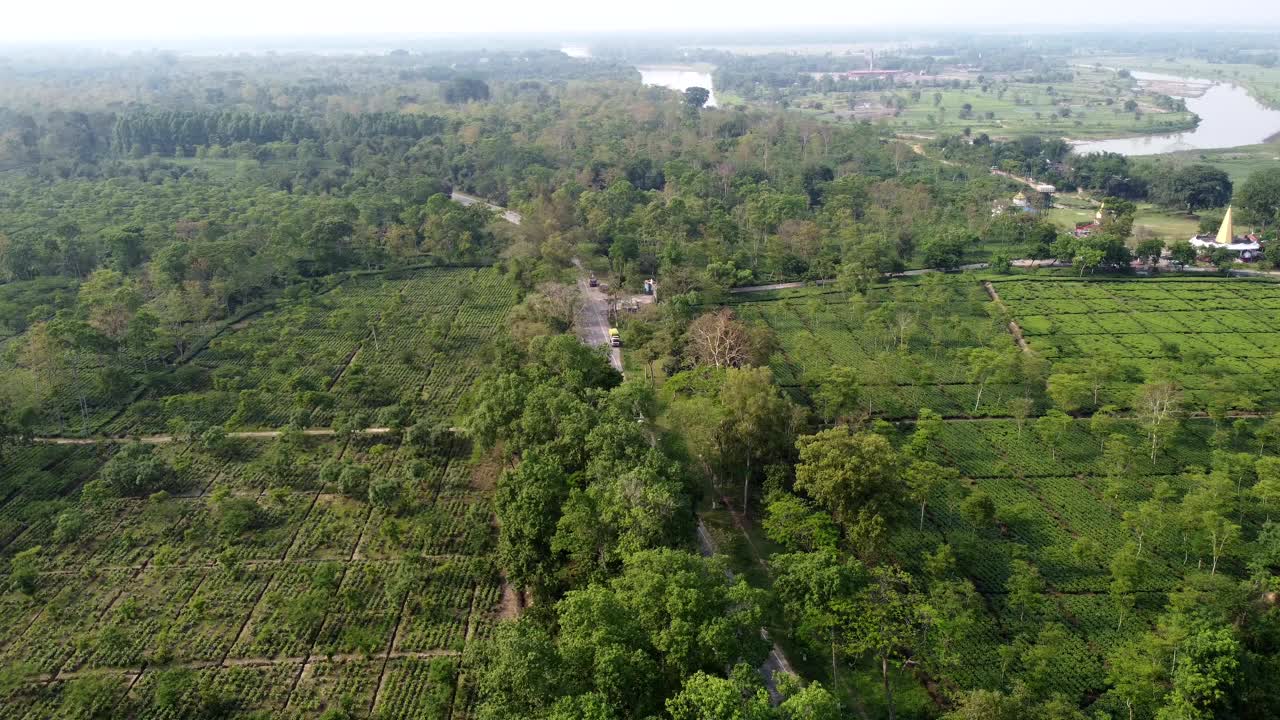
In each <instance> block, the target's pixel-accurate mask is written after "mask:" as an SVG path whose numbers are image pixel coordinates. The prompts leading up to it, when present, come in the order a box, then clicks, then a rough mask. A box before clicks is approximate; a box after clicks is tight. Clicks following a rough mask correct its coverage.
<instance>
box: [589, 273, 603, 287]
mask: <svg viewBox="0 0 1280 720" xmlns="http://www.w3.org/2000/svg"><path fill="white" fill-rule="evenodd" d="M587 284H588V285H590V286H591V287H599V285H600V281H599V280H597V279H596V274H595V273H591V277H590V278H588V279H587Z"/></svg>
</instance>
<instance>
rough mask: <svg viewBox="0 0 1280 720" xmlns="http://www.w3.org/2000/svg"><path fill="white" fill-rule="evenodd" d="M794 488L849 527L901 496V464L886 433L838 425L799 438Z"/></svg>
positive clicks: (890, 505)
mask: <svg viewBox="0 0 1280 720" xmlns="http://www.w3.org/2000/svg"><path fill="white" fill-rule="evenodd" d="M796 448H797V449H798V450H799V451H800V462H799V463H798V464H797V465H796V483H795V487H796V489H797V490H799V491H800V492H803V493H805V494H807V495H808V496H809V497H811V498H813V499H814V500H816V501H817V502H818V503H819V504H820V505H822V506H823V507H824V508H826V509H827V510H828V511H829V512H830V513H831V515H832V517H834V518H835V519H836V522H838V523H840V524H841V525H843V526H844V527H845V529H846V531H848V530H849V529H850V528H851V527H853V526H854V524H855V523H856V522H857V520H858V517H859V514H860V513H865V514H867V515H872V516H883V515H886V514H889V513H891V512H892V511H893V510H894V509H895V508H896V505H897V503H898V502H900V500H899V498H901V497H902V494H903V493H902V489H903V488H902V478H901V470H902V463H901V460H900V458H899V457H898V453H897V452H896V451H895V450H894V449H893V446H892V445H890V444H889V441H888V440H887V439H885V437H884V436H883V435H878V434H875V433H870V432H860V433H854V432H852V431H850V430H849V428H848V427H845V426H838V427H834V428H831V429H830V430H823V431H822V432H820V433H817V434H816V435H806V436H803V437H801V438H798V439H797V440H796Z"/></svg>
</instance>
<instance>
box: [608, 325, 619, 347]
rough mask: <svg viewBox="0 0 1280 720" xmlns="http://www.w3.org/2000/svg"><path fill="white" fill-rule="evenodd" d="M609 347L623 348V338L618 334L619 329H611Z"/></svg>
mask: <svg viewBox="0 0 1280 720" xmlns="http://www.w3.org/2000/svg"><path fill="white" fill-rule="evenodd" d="M609 345H610V346H612V347H622V336H621V335H619V334H618V328H609Z"/></svg>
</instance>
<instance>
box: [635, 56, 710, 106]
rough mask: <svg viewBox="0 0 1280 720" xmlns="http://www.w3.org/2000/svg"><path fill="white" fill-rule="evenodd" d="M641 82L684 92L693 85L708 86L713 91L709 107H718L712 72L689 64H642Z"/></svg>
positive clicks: (640, 69)
mask: <svg viewBox="0 0 1280 720" xmlns="http://www.w3.org/2000/svg"><path fill="white" fill-rule="evenodd" d="M636 70H639V71H640V82H642V83H644V84H645V85H657V86H661V87H667V88H671V89H672V90H679V91H680V92H684V91H685V90H688V89H689V88H691V87H702V88H706V89H707V90H709V91H710V92H711V97H709V98H707V107H716V91H715V88H714V87H712V86H711V73H709V72H704V71H702V70H695V69H694V68H691V67H689V66H687V65H640V66H637V67H636Z"/></svg>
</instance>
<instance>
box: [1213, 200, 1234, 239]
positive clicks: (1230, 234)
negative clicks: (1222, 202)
mask: <svg viewBox="0 0 1280 720" xmlns="http://www.w3.org/2000/svg"><path fill="white" fill-rule="evenodd" d="M1235 234H1236V232H1235V225H1234V224H1233V223H1232V222H1231V206H1230V205H1228V206H1227V214H1226V215H1223V216H1222V226H1221V227H1219V228H1218V237H1217V240H1216V241H1217V243H1218V244H1219V245H1230V244H1231V241H1232V240H1233V239H1235Z"/></svg>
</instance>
